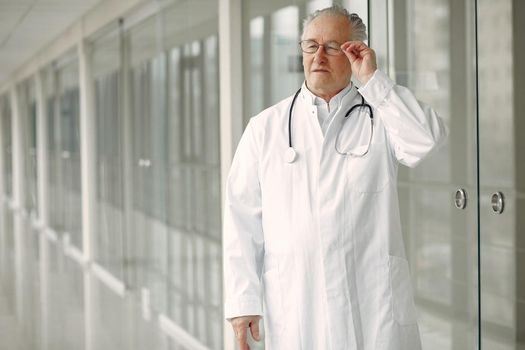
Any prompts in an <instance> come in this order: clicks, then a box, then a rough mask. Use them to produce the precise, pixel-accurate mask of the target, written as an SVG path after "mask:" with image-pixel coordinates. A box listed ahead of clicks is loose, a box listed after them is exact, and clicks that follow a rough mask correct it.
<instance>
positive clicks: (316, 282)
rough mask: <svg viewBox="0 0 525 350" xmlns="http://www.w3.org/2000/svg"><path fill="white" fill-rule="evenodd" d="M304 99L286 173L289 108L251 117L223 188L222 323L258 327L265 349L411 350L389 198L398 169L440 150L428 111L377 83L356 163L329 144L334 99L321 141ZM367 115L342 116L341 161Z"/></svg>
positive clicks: (354, 98)
mask: <svg viewBox="0 0 525 350" xmlns="http://www.w3.org/2000/svg"><path fill="white" fill-rule="evenodd" d="M304 89H305V87H304V84H303V91H302V92H301V93H300V94H299V96H298V98H297V101H296V105H295V107H294V114H293V119H292V143H293V146H294V148H295V150H296V152H297V158H296V160H295V162H294V163H291V164H289V163H286V162H285V160H284V154H285V151H286V150H287V148H288V110H289V108H290V103H291V100H292V97H289V98H287V99H285V100H283V101H281V102H279V103H277V104H276V105H274V106H272V107H270V108H268V109H266V110H264V111H263V112H261V113H260V114H259V115H257V116H255V117H253V118H252V119H251V120H250V122H249V124H248V126H247V128H246V130H245V132H244V134H243V136H242V138H241V141H240V143H239V145H238V148H237V151H236V153H235V157H234V159H233V163H232V167H231V170H230V174H229V177H228V180H227V189H226V203H225V211H224V233H223V234H224V242H223V247H224V249H223V254H224V255H223V258H224V278H225V298H226V302H225V316H226V318H228V319H230V318H233V317H236V316H241V315H262V316H263V320H264V326H265V330H266V349H271V350H281V349H283V350H296V349H302V350H310V349H311V350H336V349H341V350H351V349H356V350H363V349H364V350H368V349H374V350H387V349H388V350H416V349H420V348H421V342H420V336H419V330H418V325H417V319H416V310H415V306H414V300H413V293H412V286H411V281H410V273H409V267H408V262H407V260H406V256H405V251H404V245H403V237H402V234H401V224H400V217H399V206H398V196H397V188H396V179H397V169H398V163H402V164H405V165H408V166H410V167H413V166H415V165H416V164H417V163H418V162H419V161H420V160H421V159H423V158H424V157H425V156H426V155H428V154H429V152H431V151H432V150H434V149H435V148H436V146H437V145H438V144H439V143H440V142H441V141H442V140H443V139H444V137H445V134H446V129H445V126H444V124H443V122H442V121H441V119H440V118H439V117H438V116H437V115H436V113H435V112H434V111H433V110H432V109H431V108H429V107H426V106H422V105H421V104H420V103H418V101H416V99H415V97H414V95H413V94H412V93H411V92H410V91H409V90H408V89H406V88H404V87H401V86H398V85H395V84H394V83H393V82H392V81H391V80H390V79H389V78H388V77H387V76H386V75H385V74H384V73H382V72H381V71H376V73H375V74H374V76H373V78H372V79H371V80H370V81H369V82H368V83H367V84H366V85H365V86H364V87H362V88H360V89H359V92H360V93H361V94H362V95H363V96H364V97H365V100H366V101H367V102H368V103H369V104H370V105H371V106H372V107H373V110H374V134H373V140H372V144H371V146H370V150H369V153H368V154H367V155H365V156H364V157H362V158H353V157H349V156H346V157H345V156H341V155H340V154H338V153H337V152H336V151H335V150H334V140H335V138H336V134H337V132H338V131H339V130H340V129H341V121H342V119H343V116H344V114H345V113H346V111H347V110H348V109H349V108H350V107H351V106H353V105H355V104H358V103H360V102H361V97H360V96H359V94H358V93H357V89H356V88H355V87H353V88H352V90H351V91H350V92H349V93H348V94H347V95H346V96H345V97H344V98H343V100H342V104H341V108H340V109H339V110H338V112H337V113H336V115H335V117H334V119H333V121H332V122H331V124H330V125H329V127H328V129H327V131H326V135H325V137H324V138H323V134H322V132H321V129H320V125H319V122H318V119H317V115H316V113H317V112H316V107H315V105H312V101H311V99H308V97H307V94H306V93H304ZM367 123H369V119H368V117H367V114H364V113H363V114H359V113H355V112H354V113H353V114H352V116H351V117H350V119H348V120H347V121H346V123H344V124H343V127H342V129H341V135H340V136H339V143H340V144H339V147H338V149H339V150H341V151H346V150H349V149H352V150H354V153H359V152H362V151H363V150H364V148H363V147H365V148H366V146H367V143H368V137H367V136H362V135H361V134H362V133H361V130H365V129H364V128H366V127H368V124H367Z"/></svg>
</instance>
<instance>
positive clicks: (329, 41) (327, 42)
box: [302, 39, 342, 45]
mask: <svg viewBox="0 0 525 350" xmlns="http://www.w3.org/2000/svg"><path fill="white" fill-rule="evenodd" d="M302 41H315V42H316V43H317V44H319V43H318V42H317V40H315V39H303V40H302ZM329 43H336V44H337V45H342V44H339V41H337V40H328V41H325V44H329Z"/></svg>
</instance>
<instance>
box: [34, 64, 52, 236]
mask: <svg viewBox="0 0 525 350" xmlns="http://www.w3.org/2000/svg"><path fill="white" fill-rule="evenodd" d="M35 92H36V142H37V144H36V149H37V151H36V154H37V167H38V168H37V175H38V179H37V192H38V221H39V223H40V225H41V226H42V227H47V226H48V223H49V210H48V205H47V203H48V202H49V201H48V195H49V193H48V183H49V182H48V171H49V156H48V136H47V129H48V127H47V120H48V118H47V108H46V91H45V86H44V76H43V72H37V74H36V75H35Z"/></svg>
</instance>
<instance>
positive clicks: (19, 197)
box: [9, 85, 24, 321]
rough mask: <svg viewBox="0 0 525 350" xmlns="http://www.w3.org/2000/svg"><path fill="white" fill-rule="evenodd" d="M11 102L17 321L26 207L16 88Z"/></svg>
mask: <svg viewBox="0 0 525 350" xmlns="http://www.w3.org/2000/svg"><path fill="white" fill-rule="evenodd" d="M9 97H10V102H11V120H12V121H11V128H12V129H11V133H12V143H13V159H12V160H13V208H14V212H13V214H14V249H15V252H14V253H15V258H14V260H15V297H16V302H15V309H16V315H17V319H18V320H19V321H21V320H22V319H23V309H24V303H23V295H24V293H23V281H24V279H23V277H24V276H23V271H24V269H23V263H24V245H23V243H24V239H23V234H24V232H23V218H22V215H20V214H21V213H22V210H23V205H24V154H23V134H22V133H23V130H22V126H23V123H22V120H21V118H22V113H21V111H20V105H19V103H20V102H19V95H18V91H17V89H16V86H15V85H13V86H12V87H11V88H10V90H9Z"/></svg>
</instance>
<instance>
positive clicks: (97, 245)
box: [92, 27, 126, 279]
mask: <svg viewBox="0 0 525 350" xmlns="http://www.w3.org/2000/svg"><path fill="white" fill-rule="evenodd" d="M111 29H112V30H111V32H110V33H108V34H105V35H102V36H100V38H98V39H97V40H95V41H94V42H93V44H92V48H93V52H92V60H93V62H92V64H93V78H94V88H95V123H96V127H95V135H96V137H95V138H96V142H95V144H96V150H95V155H96V166H97V171H96V192H97V195H96V208H97V209H96V213H95V220H96V221H97V225H96V229H95V237H93V247H94V251H93V255H94V259H95V261H97V263H99V264H101V265H102V266H104V267H105V268H106V269H107V270H108V271H110V272H111V273H112V274H113V275H114V276H115V277H117V278H119V279H123V278H124V259H125V256H124V250H125V243H126V242H125V226H124V224H125V222H124V181H126V179H125V177H124V161H123V160H124V159H123V152H124V147H125V145H124V144H123V133H124V124H123V122H122V111H121V109H122V108H121V105H122V100H121V96H122V92H121V80H120V79H121V77H122V74H121V70H120V63H121V57H122V56H121V54H120V52H121V49H120V47H121V40H120V30H118V28H114V27H111Z"/></svg>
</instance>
